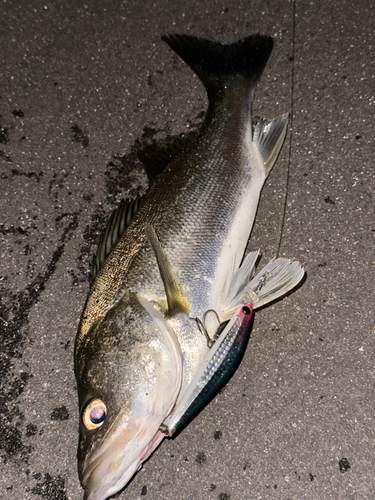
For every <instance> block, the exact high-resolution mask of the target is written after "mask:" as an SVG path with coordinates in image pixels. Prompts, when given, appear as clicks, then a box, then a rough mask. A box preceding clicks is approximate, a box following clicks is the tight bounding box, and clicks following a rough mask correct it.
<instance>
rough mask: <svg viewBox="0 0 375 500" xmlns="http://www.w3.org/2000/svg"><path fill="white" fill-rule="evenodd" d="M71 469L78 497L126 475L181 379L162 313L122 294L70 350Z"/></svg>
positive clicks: (113, 486) (93, 499)
mask: <svg viewBox="0 0 375 500" xmlns="http://www.w3.org/2000/svg"><path fill="white" fill-rule="evenodd" d="M75 361H76V376H77V383H78V396H79V407H80V436H79V444H78V472H79V477H80V481H81V484H82V486H83V488H84V489H85V496H84V500H104V499H106V498H108V497H109V496H112V495H113V494H115V493H116V492H118V491H119V490H121V489H122V488H124V487H125V486H126V484H127V483H128V482H129V481H130V479H131V478H132V476H133V475H134V473H135V472H136V471H137V470H138V469H139V468H140V467H141V464H142V462H143V461H144V460H146V459H147V458H148V456H149V455H150V454H151V453H152V452H153V451H154V450H155V448H156V447H157V446H158V445H159V443H160V442H161V440H162V439H163V437H164V434H162V433H161V432H160V431H159V427H160V425H161V424H162V423H163V421H164V420H165V418H166V417H167V416H168V415H169V413H170V412H171V410H172V408H173V406H174V404H175V402H176V399H177V397H178V394H179V391H180V388H181V381H182V354H181V350H180V347H179V343H178V340H177V338H176V336H175V334H174V332H173V330H172V329H171V327H170V326H169V325H168V323H167V321H166V320H165V318H164V317H163V316H162V314H161V313H160V312H158V311H157V310H156V309H155V308H154V307H153V306H152V305H151V303H150V302H148V301H147V300H146V299H143V298H139V297H137V296H136V295H135V294H127V296H126V297H124V298H123V299H122V300H120V301H119V302H118V303H117V304H116V305H115V306H114V307H113V308H112V309H111V310H110V311H109V312H108V313H107V315H106V316H105V317H104V318H103V319H102V320H100V321H98V322H97V323H96V324H94V325H93V326H92V328H91V329H90V331H89V332H88V333H87V335H86V336H85V337H84V339H83V340H82V342H81V343H80V345H79V347H78V349H77V352H76V359H75Z"/></svg>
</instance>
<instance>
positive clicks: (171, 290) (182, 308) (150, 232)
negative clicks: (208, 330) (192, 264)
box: [145, 224, 191, 316]
mask: <svg viewBox="0 0 375 500" xmlns="http://www.w3.org/2000/svg"><path fill="white" fill-rule="evenodd" d="M145 232H146V236H147V239H148V241H149V243H150V245H151V248H152V250H153V252H154V254H155V257H156V260H157V263H158V266H159V272H160V276H161V279H162V281H163V284H164V289H165V294H166V296H167V302H168V316H173V315H174V314H178V313H185V314H187V315H189V313H190V309H191V305H190V300H189V297H188V292H187V289H186V287H185V286H184V284H183V283H182V282H181V280H180V279H179V277H178V276H177V273H176V270H175V269H174V268H173V266H172V265H171V263H170V262H169V259H168V256H167V254H166V253H165V251H164V249H163V248H162V246H161V244H160V242H159V240H158V237H157V235H156V233H155V230H154V228H153V227H151V226H150V225H149V224H145Z"/></svg>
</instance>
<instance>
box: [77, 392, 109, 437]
mask: <svg viewBox="0 0 375 500" xmlns="http://www.w3.org/2000/svg"><path fill="white" fill-rule="evenodd" d="M106 416H107V407H106V405H105V404H104V403H103V401H102V400H101V399H92V400H91V401H89V402H88V403H87V405H86V406H85V408H84V410H83V412H82V422H83V425H84V426H85V427H86V429H87V430H89V431H91V430H93V429H97V428H99V427H101V426H102V425H103V423H104V420H105V418H106Z"/></svg>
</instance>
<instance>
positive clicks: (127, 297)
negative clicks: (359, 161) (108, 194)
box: [75, 35, 287, 500]
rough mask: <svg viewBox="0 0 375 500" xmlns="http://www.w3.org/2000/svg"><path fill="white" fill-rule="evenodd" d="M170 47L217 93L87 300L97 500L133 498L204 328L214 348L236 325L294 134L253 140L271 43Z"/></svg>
mask: <svg viewBox="0 0 375 500" xmlns="http://www.w3.org/2000/svg"><path fill="white" fill-rule="evenodd" d="M164 39H165V41H167V43H168V44H169V45H170V46H171V47H172V48H173V49H174V50H175V51H176V52H177V53H179V54H180V55H181V56H182V57H183V59H184V60H185V61H186V62H187V63H188V64H189V65H190V66H191V67H192V68H193V69H194V70H195V71H196V73H197V74H198V76H199V77H200V78H201V80H202V81H203V83H204V84H205V86H206V89H207V93H208V97H209V109H208V112H207V115H206V119H205V121H204V124H203V126H202V129H201V131H200V134H199V136H198V137H197V139H196V141H195V143H194V144H192V145H191V146H190V147H189V149H188V150H187V151H185V152H182V153H181V155H179V156H178V157H177V158H176V159H175V160H174V161H172V162H171V163H170V164H169V165H168V167H167V168H166V169H165V170H164V171H163V172H162V173H160V175H159V176H158V177H157V179H156V180H155V182H154V183H153V185H152V186H151V188H150V190H149V192H148V193H147V195H146V198H145V200H144V202H143V204H142V205H141V207H140V208H139V209H138V211H137V213H136V214H135V216H134V218H133V220H132V221H131V223H130V225H129V226H128V227H127V228H126V230H125V231H124V233H123V234H122V236H121V238H120V240H119V241H118V243H117V244H116V246H115V247H114V248H113V250H112V251H111V252H110V254H109V255H108V257H107V258H106V259H105V261H104V262H103V263H102V264H101V266H100V269H99V271H98V273H97V275H96V276H95V279H94V282H93V284H92V286H91V289H90V292H89V295H88V298H87V301H86V305H85V309H84V311H83V314H82V318H81V323H80V327H79V330H78V333H77V339H76V347H75V370H76V377H77V382H78V392H79V404H80V411H81V423H80V442H79V449H78V461H79V473H80V479H81V482H82V484H83V486H84V488H85V491H86V493H85V499H87V500H104V499H105V498H108V497H109V496H110V495H112V494H114V493H116V492H117V491H119V490H120V489H121V488H122V487H124V486H125V485H126V484H127V482H128V481H129V480H130V479H131V477H132V475H133V474H134V473H135V472H136V470H137V469H138V468H139V467H140V465H141V464H142V462H143V461H144V460H145V459H146V458H147V457H148V456H149V454H150V453H152V451H153V450H154V449H155V448H156V446H157V445H158V444H159V443H160V441H161V440H162V439H163V434H162V433H161V432H160V431H159V428H160V425H161V424H162V423H163V422H164V420H165V419H166V418H167V417H168V416H170V414H171V412H173V408H174V407H175V405H176V402H177V401H178V400H180V399H181V397H182V395H183V394H184V392H185V390H186V388H187V387H188V386H189V384H190V382H191V381H192V379H193V377H194V374H195V373H196V372H197V369H198V367H199V365H200V364H201V363H202V360H203V359H204V357H205V356H206V354H207V352H208V345H207V338H206V336H205V335H204V334H203V333H202V329H200V328H199V327H198V326H199V325H198V323H199V324H201V325H204V327H205V328H204V329H205V330H206V332H208V334H209V336H211V337H212V336H213V334H214V333H215V331H216V329H217V327H218V326H219V324H220V323H221V321H222V320H223V319H225V310H224V309H225V307H224V304H225V297H226V296H227V295H228V291H229V290H228V287H229V286H230V283H231V278H232V276H233V274H234V273H235V272H236V271H237V269H238V268H239V266H240V263H241V260H242V258H243V254H244V251H245V249H246V245H247V241H248V238H249V235H250V231H251V228H252V225H253V221H254V217H255V213H256V209H257V205H258V200H259V195H260V192H261V189H262V186H263V184H264V181H265V179H266V177H267V175H268V173H269V171H270V169H271V168H272V166H273V164H274V162H275V160H276V158H277V155H278V153H279V151H280V148H281V145H282V143H283V140H284V137H285V133H286V126H287V116H286V115H283V116H282V117H280V118H278V119H276V120H274V121H272V122H267V121H262V122H260V123H259V124H258V125H257V127H256V129H255V131H254V133H253V130H252V122H251V101H252V98H253V94H254V90H255V85H256V82H257V80H258V79H259V77H260V75H261V73H262V71H263V69H264V66H265V65H266V62H267V60H268V57H269V55H270V53H271V50H272V40H271V39H270V38H269V37H263V36H259V35H255V36H253V37H249V38H247V39H245V40H243V41H241V42H238V43H237V44H233V45H231V46H223V45H221V44H217V43H212V42H208V41H207V40H202V39H197V38H193V37H189V36H183V35H181V36H170V37H164ZM197 318H198V322H197V321H196V319H197ZM87 414H88V415H89V420H87ZM85 422H88V424H87V425H86V424H85Z"/></svg>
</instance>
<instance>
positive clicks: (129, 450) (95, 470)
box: [81, 426, 165, 500]
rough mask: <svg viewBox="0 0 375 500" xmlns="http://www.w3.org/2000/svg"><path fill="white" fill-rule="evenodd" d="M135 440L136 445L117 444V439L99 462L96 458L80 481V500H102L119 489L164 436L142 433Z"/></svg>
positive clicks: (118, 442)
mask: <svg viewBox="0 0 375 500" xmlns="http://www.w3.org/2000/svg"><path fill="white" fill-rule="evenodd" d="M152 427H153V426H152ZM154 432H155V431H154ZM137 437H138V438H140V441H141V444H140V443H138V446H136V445H135V444H133V443H134V442H133V443H129V442H128V443H126V444H124V443H121V439H120V440H119V441H115V442H114V443H113V444H112V445H110V446H109V447H108V448H107V449H106V450H105V451H104V452H103V454H102V455H103V456H102V459H101V460H100V459H99V460H98V459H97V460H98V461H97V465H96V464H93V465H94V466H92V465H91V467H90V466H89V467H88V468H87V469H88V470H87V471H86V472H84V473H83V475H82V476H83V477H82V481H81V484H82V486H83V488H84V489H85V495H84V500H105V499H107V498H109V497H110V496H112V495H114V494H115V493H117V492H118V491H120V490H122V489H123V488H124V487H125V486H126V485H127V484H128V482H129V481H130V480H131V478H132V477H133V475H134V474H135V473H136V472H137V471H138V470H140V468H141V466H142V463H143V462H144V461H145V460H147V458H148V457H149V456H150V455H151V454H152V453H153V452H154V451H155V449H156V448H157V447H158V446H159V444H160V443H161V441H162V440H163V438H164V437H165V436H164V434H163V433H161V432H160V431H158V430H157V431H156V433H154V434H152V433H149V431H147V430H144V431H143V432H142V431H141V432H140V435H138V436H137ZM142 441H143V443H142ZM139 444H140V445H139ZM95 465H96V466H95Z"/></svg>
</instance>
